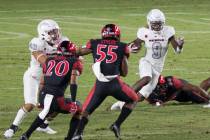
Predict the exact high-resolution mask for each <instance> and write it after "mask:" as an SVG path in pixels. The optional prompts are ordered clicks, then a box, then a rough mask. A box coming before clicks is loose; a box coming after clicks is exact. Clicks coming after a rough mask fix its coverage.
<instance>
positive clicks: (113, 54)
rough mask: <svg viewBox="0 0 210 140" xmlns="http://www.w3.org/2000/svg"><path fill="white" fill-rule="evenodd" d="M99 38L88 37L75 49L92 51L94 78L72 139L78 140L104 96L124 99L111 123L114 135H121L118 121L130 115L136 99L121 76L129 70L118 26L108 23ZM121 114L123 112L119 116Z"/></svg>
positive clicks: (135, 95)
mask: <svg viewBox="0 0 210 140" xmlns="http://www.w3.org/2000/svg"><path fill="white" fill-rule="evenodd" d="M101 36H102V39H91V40H90V41H89V42H88V43H87V44H86V46H85V47H82V48H79V49H77V54H79V55H86V54H90V53H91V54H92V56H93V61H94V64H93V66H92V68H93V72H94V74H95V76H96V82H95V84H94V86H93V88H92V89H91V91H90V92H89V95H88V97H87V98H86V100H85V102H84V104H83V110H82V118H81V122H80V123H79V127H78V130H77V131H76V134H75V136H74V137H73V138H72V140H81V139H82V134H83V130H84V128H85V126H86V125H87V123H88V121H89V117H90V115H91V114H92V113H93V112H94V111H95V109H96V108H97V107H99V105H100V104H101V103H102V102H103V101H104V100H105V98H106V97H107V96H113V97H114V98H116V99H118V100H120V101H124V102H125V105H124V106H123V108H122V112H121V114H120V115H119V117H118V119H117V120H116V121H115V122H114V123H113V124H112V125H111V126H110V129H111V130H112V131H113V132H114V134H115V136H116V137H117V138H119V137H120V125H121V124H122V122H124V120H125V118H127V117H128V116H129V114H130V113H131V112H132V109H133V108H134V106H133V104H134V102H137V101H138V96H137V94H136V93H135V92H134V91H133V89H132V88H131V87H129V86H128V85H127V84H125V83H124V82H123V81H122V80H121V79H120V76H126V75H127V73H128V66H127V59H128V56H129V48H128V46H127V44H126V43H123V42H121V41H120V29H119V27H118V26H116V25H114V24H107V25H105V26H104V27H103V28H102V30H101ZM122 114H123V116H122Z"/></svg>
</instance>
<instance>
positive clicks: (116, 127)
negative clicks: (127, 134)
mask: <svg viewBox="0 0 210 140" xmlns="http://www.w3.org/2000/svg"><path fill="white" fill-rule="evenodd" d="M110 130H111V131H113V132H114V134H115V137H116V138H117V139H118V140H120V128H119V127H118V126H117V125H116V124H112V125H111V126H110Z"/></svg>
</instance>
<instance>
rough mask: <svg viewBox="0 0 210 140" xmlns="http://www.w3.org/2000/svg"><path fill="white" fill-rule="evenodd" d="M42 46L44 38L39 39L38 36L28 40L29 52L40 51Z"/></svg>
mask: <svg viewBox="0 0 210 140" xmlns="http://www.w3.org/2000/svg"><path fill="white" fill-rule="evenodd" d="M43 46H44V40H41V39H40V38H33V39H32V40H31V41H30V42H29V50H30V51H31V52H34V51H42V50H43Z"/></svg>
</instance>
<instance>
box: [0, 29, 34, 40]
mask: <svg viewBox="0 0 210 140" xmlns="http://www.w3.org/2000/svg"><path fill="white" fill-rule="evenodd" d="M0 33H1V34H7V35H12V36H11V37H1V38H0V40H5V39H18V38H26V37H29V36H30V35H29V34H26V33H19V32H7V31H0Z"/></svg>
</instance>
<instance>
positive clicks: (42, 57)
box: [32, 51, 47, 64]
mask: <svg viewBox="0 0 210 140" xmlns="http://www.w3.org/2000/svg"><path fill="white" fill-rule="evenodd" d="M32 55H33V56H34V58H35V59H36V60H37V61H38V62H39V63H40V64H44V63H45V62H46V60H47V56H46V55H45V54H44V53H43V52H42V51H34V52H32Z"/></svg>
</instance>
